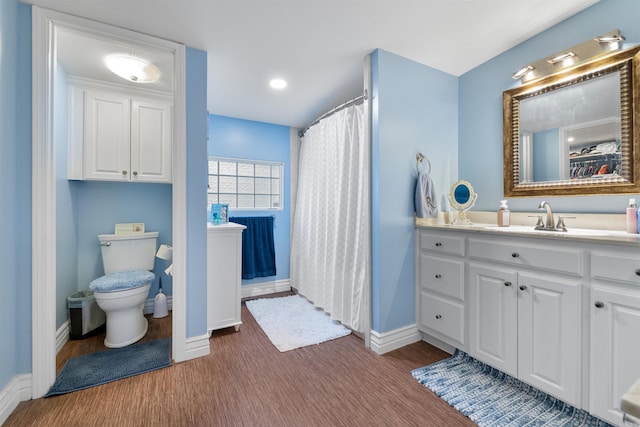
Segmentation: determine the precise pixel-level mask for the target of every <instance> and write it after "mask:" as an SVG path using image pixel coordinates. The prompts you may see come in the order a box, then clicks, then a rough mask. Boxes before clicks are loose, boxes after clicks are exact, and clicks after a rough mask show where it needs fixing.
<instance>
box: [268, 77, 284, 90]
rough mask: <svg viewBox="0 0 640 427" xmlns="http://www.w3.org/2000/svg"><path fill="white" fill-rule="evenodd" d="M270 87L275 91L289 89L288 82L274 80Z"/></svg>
mask: <svg viewBox="0 0 640 427" xmlns="http://www.w3.org/2000/svg"><path fill="white" fill-rule="evenodd" d="M269 86H271V87H272V88H274V89H284V88H285V87H287V82H286V81H285V80H283V79H272V80H271V81H270V82H269Z"/></svg>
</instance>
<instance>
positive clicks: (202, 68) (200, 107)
mask: <svg viewBox="0 0 640 427" xmlns="http://www.w3.org/2000/svg"><path fill="white" fill-rule="evenodd" d="M185 71H186V75H185V79H186V85H187V87H186V89H187V93H186V97H187V99H186V114H187V123H186V125H187V158H186V163H187V194H186V196H187V218H186V221H187V254H186V255H187V263H186V264H187V265H186V269H187V270H186V273H187V283H186V286H187V313H186V316H187V337H197V336H202V335H204V334H206V333H207V219H206V218H207V165H208V163H207V52H205V51H202V50H198V49H192V48H187V52H186V70H185Z"/></svg>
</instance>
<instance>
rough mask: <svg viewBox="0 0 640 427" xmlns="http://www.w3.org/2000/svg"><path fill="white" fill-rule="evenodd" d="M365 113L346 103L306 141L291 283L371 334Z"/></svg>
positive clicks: (314, 128) (350, 324)
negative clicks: (369, 330)
mask: <svg viewBox="0 0 640 427" xmlns="http://www.w3.org/2000/svg"><path fill="white" fill-rule="evenodd" d="M364 111H365V109H364V106H363V105H362V104H361V105H352V106H349V107H347V108H344V109H342V110H340V111H338V112H336V113H334V114H333V115H331V116H329V117H327V118H325V119H322V120H321V121H320V122H319V123H317V124H316V125H314V126H312V127H311V128H309V129H308V130H307V132H306V133H305V135H304V137H303V138H302V142H301V145H300V158H299V172H298V173H299V175H298V193H297V201H296V207H295V214H294V223H293V236H292V244H291V282H292V286H293V287H294V288H296V289H297V290H298V292H299V293H300V294H301V295H303V296H305V297H306V298H307V299H309V300H310V301H311V302H313V303H314V305H316V306H317V307H320V308H322V309H323V310H324V311H325V312H327V313H329V314H330V315H331V317H332V318H333V319H335V320H338V321H340V322H342V324H344V325H345V326H347V327H349V328H351V329H353V330H355V331H358V332H364V333H365V337H366V338H368V328H369V316H370V314H369V312H370V310H369V307H368V305H369V292H370V291H369V287H370V247H371V244H370V208H369V195H370V178H369V176H370V173H369V164H370V161H369V156H370V154H369V143H368V140H366V138H365V123H366V117H365V113H364ZM367 341H368V340H367Z"/></svg>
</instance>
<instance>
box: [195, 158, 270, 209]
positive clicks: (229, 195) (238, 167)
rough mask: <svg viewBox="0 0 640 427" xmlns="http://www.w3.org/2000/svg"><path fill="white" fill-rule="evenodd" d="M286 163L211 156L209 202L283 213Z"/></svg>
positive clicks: (237, 207)
mask: <svg viewBox="0 0 640 427" xmlns="http://www.w3.org/2000/svg"><path fill="white" fill-rule="evenodd" d="M282 178H283V163H278V162H258V161H253V160H239V159H225V158H220V157H209V187H208V188H209V189H208V191H207V192H208V197H207V203H208V204H209V205H211V204H212V203H224V204H228V205H229V208H236V209H277V210H282Z"/></svg>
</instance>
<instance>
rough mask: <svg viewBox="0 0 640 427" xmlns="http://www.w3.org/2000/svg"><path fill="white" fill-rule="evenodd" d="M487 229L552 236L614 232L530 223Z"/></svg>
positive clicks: (489, 227)
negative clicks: (553, 228)
mask: <svg viewBox="0 0 640 427" xmlns="http://www.w3.org/2000/svg"><path fill="white" fill-rule="evenodd" d="M485 228H486V230H487V231H498V232H503V233H519V234H520V233H521V234H529V235H534V234H535V235H541V236H544V235H553V236H567V237H570V236H584V237H597V236H610V235H613V234H616V232H615V231H610V230H593V229H587V228H569V229H568V230H567V231H548V230H535V229H534V227H533V226H532V225H531V226H529V225H512V226H510V227H498V226H497V225H488V226H486V227H485ZM618 233H619V232H618Z"/></svg>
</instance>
